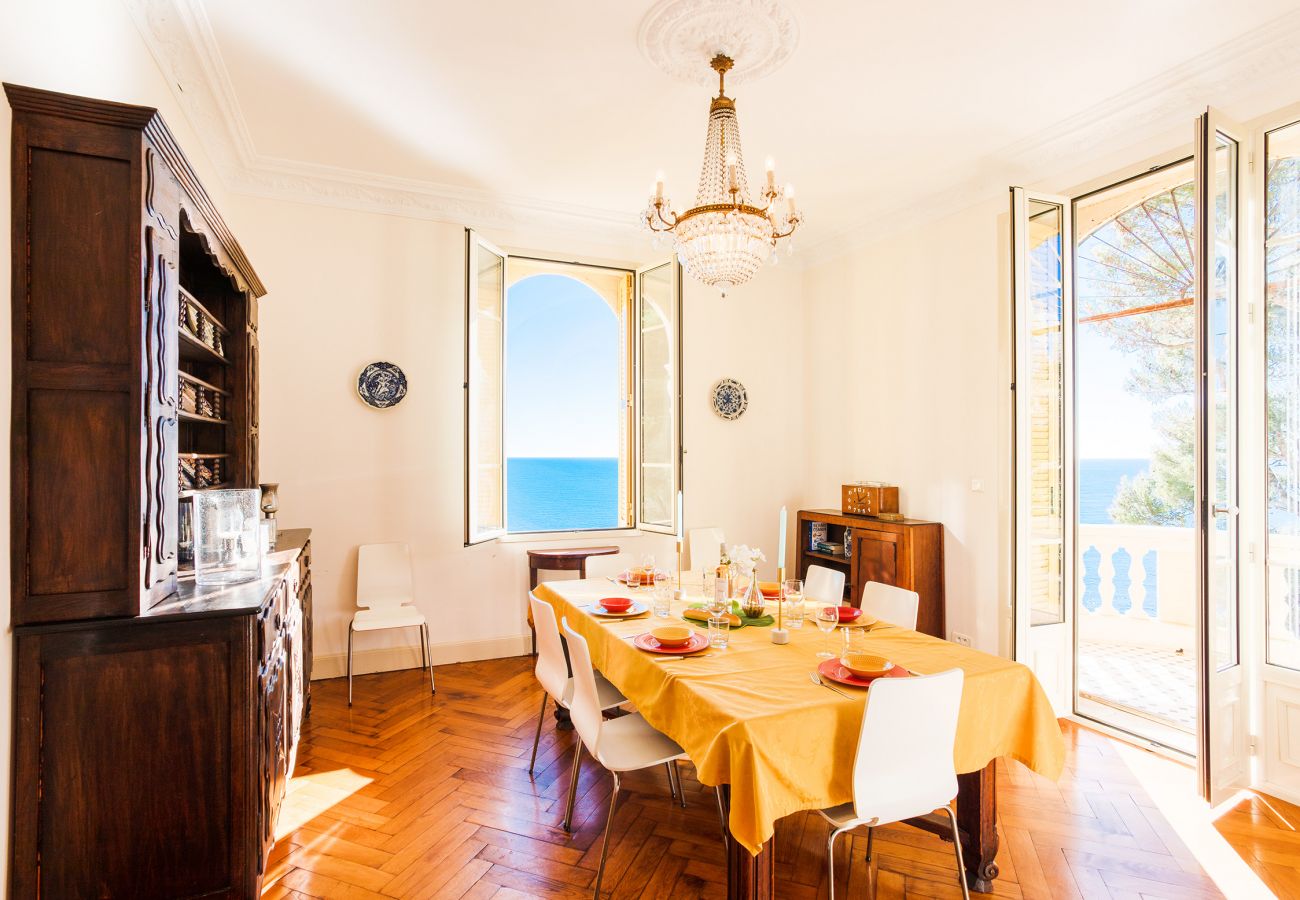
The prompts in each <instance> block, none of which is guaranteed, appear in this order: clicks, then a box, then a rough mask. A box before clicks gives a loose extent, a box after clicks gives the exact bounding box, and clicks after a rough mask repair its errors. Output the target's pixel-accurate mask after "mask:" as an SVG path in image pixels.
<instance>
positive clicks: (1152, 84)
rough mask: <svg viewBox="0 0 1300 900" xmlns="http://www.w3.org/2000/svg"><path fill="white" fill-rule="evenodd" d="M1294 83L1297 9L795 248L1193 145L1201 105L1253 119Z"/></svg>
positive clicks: (833, 244)
mask: <svg viewBox="0 0 1300 900" xmlns="http://www.w3.org/2000/svg"><path fill="white" fill-rule="evenodd" d="M1297 83H1300V11H1296V12H1290V13H1286V14H1284V15H1282V16H1280V17H1278V18H1276V19H1274V20H1272V21H1270V22H1267V23H1265V24H1264V25H1261V26H1260V27H1258V28H1256V29H1254V30H1252V31H1248V32H1246V33H1245V34H1242V35H1240V36H1238V37H1236V38H1233V39H1232V40H1230V41H1227V42H1226V43H1223V44H1220V45H1219V46H1217V47H1215V48H1213V49H1211V50H1209V51H1207V52H1205V53H1202V54H1200V55H1199V56H1196V57H1193V58H1192V59H1190V60H1188V61H1186V62H1184V63H1181V64H1179V65H1178V66H1175V67H1174V68H1172V69H1168V70H1166V71H1164V72H1162V73H1160V74H1159V75H1156V76H1155V77H1153V78H1150V79H1148V80H1147V81H1144V82H1142V83H1140V84H1138V85H1136V86H1134V87H1133V88H1130V89H1128V90H1125V91H1122V92H1121V93H1118V94H1115V95H1114V96H1112V97H1110V98H1108V99H1106V100H1103V101H1101V102H1100V103H1096V104H1094V105H1093V106H1090V107H1088V108H1087V109H1085V110H1083V111H1082V112H1079V113H1076V114H1074V115H1072V116H1069V117H1067V118H1065V119H1062V120H1060V121H1059V122H1057V123H1056V124H1055V125H1052V126H1050V127H1048V128H1046V129H1041V130H1040V131H1039V132H1038V133H1037V134H1036V135H1034V136H1032V137H1029V138H1025V139H1023V140H1020V141H1016V142H1013V143H1011V144H1007V145H1005V146H1004V147H1002V148H1001V149H999V150H997V151H995V152H993V153H990V154H988V155H987V157H986V162H985V165H984V166H983V169H982V171H981V172H980V173H979V174H977V175H975V176H973V177H968V178H962V179H956V180H954V181H952V182H951V183H949V184H947V185H944V186H943V187H942V188H941V189H939V190H936V191H934V192H933V193H931V194H929V195H927V196H923V197H918V198H916V200H915V201H913V202H909V203H908V204H907V205H906V206H905V207H899V208H896V209H894V210H893V211H891V212H885V213H880V214H874V215H872V216H871V217H870V218H869V219H863V220H859V221H858V222H857V223H856V224H854V225H851V226H849V227H848V228H845V229H843V230H840V231H838V232H836V233H835V234H832V235H829V236H827V237H825V238H823V239H822V240H819V241H816V242H814V243H813V244H811V245H808V246H806V247H804V248H802V249H801V251H800V255H801V256H803V258H804V264H805V265H818V264H821V263H824V262H829V261H831V260H833V259H835V258H837V257H840V256H843V255H845V254H846V253H851V252H853V251H855V250H858V249H861V248H862V247H864V246H867V245H869V244H871V243H874V242H876V241H878V240H880V239H882V238H884V237H885V236H887V235H888V234H891V233H897V232H898V231H899V230H901V229H905V228H908V227H917V226H919V225H922V224H924V223H926V222H929V221H935V220H938V219H942V218H944V217H946V216H949V215H953V214H955V213H958V212H960V211H962V210H965V209H969V208H971V207H973V206H977V205H979V204H981V203H985V202H988V201H990V200H994V199H996V198H999V197H1005V195H1006V192H1007V189H1008V187H1009V186H1010V185H1020V184H1023V185H1027V186H1037V187H1042V188H1043V189H1045V190H1049V191H1052V192H1054V193H1060V192H1061V191H1062V190H1063V189H1068V188H1069V187H1070V186H1072V185H1076V184H1079V183H1081V182H1083V181H1084V180H1087V179H1089V178H1096V177H1097V176H1098V175H1099V174H1103V173H1105V172H1107V171H1110V170H1111V169H1110V167H1112V166H1113V167H1115V168H1119V167H1122V166H1124V165H1125V164H1126V162H1129V163H1136V162H1138V161H1140V160H1142V159H1145V158H1148V157H1150V156H1152V155H1155V154H1159V153H1163V152H1165V151H1168V150H1170V149H1172V147H1175V146H1177V144H1178V143H1179V142H1180V141H1181V140H1185V141H1186V142H1187V143H1188V145H1189V146H1190V143H1191V139H1192V123H1193V120H1194V118H1195V117H1196V116H1197V115H1199V114H1200V113H1202V112H1204V111H1205V108H1206V106H1207V105H1213V106H1217V107H1220V108H1223V109H1226V110H1229V111H1231V112H1233V113H1234V114H1236V115H1238V117H1239V118H1243V119H1246V118H1253V117H1256V116H1259V115H1262V114H1264V113H1266V112H1268V111H1270V110H1273V109H1276V108H1279V107H1281V106H1282V105H1284V104H1287V103H1292V102H1294V101H1295V99H1296V96H1295V88H1294V86H1295V85H1296V84H1297ZM1179 135H1183V137H1182V138H1180V137H1179Z"/></svg>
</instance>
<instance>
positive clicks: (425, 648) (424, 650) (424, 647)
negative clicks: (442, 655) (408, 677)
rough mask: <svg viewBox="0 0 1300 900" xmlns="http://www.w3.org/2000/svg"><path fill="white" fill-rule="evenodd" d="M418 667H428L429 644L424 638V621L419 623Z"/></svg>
mask: <svg viewBox="0 0 1300 900" xmlns="http://www.w3.org/2000/svg"><path fill="white" fill-rule="evenodd" d="M420 668H421V669H427V668H429V645H428V644H427V643H425V640H424V623H423V622H421V623H420Z"/></svg>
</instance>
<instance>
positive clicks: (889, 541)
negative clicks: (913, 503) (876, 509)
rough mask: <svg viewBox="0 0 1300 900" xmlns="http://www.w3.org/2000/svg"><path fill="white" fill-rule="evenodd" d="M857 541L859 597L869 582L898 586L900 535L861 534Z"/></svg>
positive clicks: (855, 587)
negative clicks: (863, 587)
mask: <svg viewBox="0 0 1300 900" xmlns="http://www.w3.org/2000/svg"><path fill="white" fill-rule="evenodd" d="M855 537H856V539H857V541H856V542H857V545H858V546H857V548H856V549H857V553H858V561H857V562H858V573H859V574H858V582H859V583H858V584H856V585H854V589H855V590H856V591H857V593H858V596H859V597H861V596H862V586H863V585H865V584H866V583H867V582H868V581H875V582H878V583H880V584H893V585H897V584H898V535H896V534H890V533H888V532H876V531H870V532H859V533H858V534H857V535H855Z"/></svg>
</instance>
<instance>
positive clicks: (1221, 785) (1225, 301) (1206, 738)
mask: <svg viewBox="0 0 1300 900" xmlns="http://www.w3.org/2000/svg"><path fill="white" fill-rule="evenodd" d="M1242 134H1243V132H1242V131H1241V129H1240V128H1239V127H1237V126H1236V125H1234V124H1232V123H1230V122H1228V121H1227V120H1225V119H1224V118H1223V117H1222V116H1221V115H1219V114H1218V113H1217V112H1216V111H1215V110H1212V109H1211V110H1207V111H1206V112H1205V113H1204V114H1203V115H1201V116H1200V118H1198V119H1197V122H1196V143H1195V187H1196V193H1195V196H1196V267H1195V279H1196V280H1195V301H1196V303H1195V306H1196V324H1197V336H1198V338H1199V339H1198V340H1197V341H1196V344H1197V352H1196V360H1197V368H1196V372H1197V400H1198V403H1197V426H1198V427H1197V446H1196V451H1197V465H1196V471H1197V483H1196V517H1197V534H1198V541H1199V547H1198V549H1199V553H1198V554H1197V555H1198V558H1199V560H1200V571H1199V577H1198V586H1199V588H1200V590H1199V592H1198V593H1199V596H1200V601H1201V602H1200V604H1199V606H1200V614H1199V617H1198V628H1199V638H1200V649H1201V665H1200V667H1199V668H1200V678H1199V685H1200V688H1201V690H1200V695H1201V696H1200V712H1199V726H1200V727H1199V729H1198V731H1199V735H1200V747H1199V750H1200V752H1199V754H1198V755H1197V762H1198V777H1199V781H1200V787H1201V791H1202V793H1203V794H1204V796H1205V797H1206V798H1207V799H1208V800H1210V801H1211V802H1212V803H1217V802H1219V801H1220V800H1222V799H1223V798H1224V797H1225V796H1226V795H1227V794H1228V793H1230V792H1231V791H1233V790H1235V789H1236V788H1238V787H1242V786H1244V785H1245V783H1246V781H1247V779H1248V776H1249V765H1248V764H1249V738H1248V729H1249V704H1248V700H1247V681H1246V678H1245V677H1244V674H1243V670H1244V668H1245V667H1244V666H1242V664H1241V640H1240V628H1239V623H1240V615H1239V610H1238V588H1239V578H1238V572H1239V564H1238V543H1239V541H1238V524H1237V518H1238V510H1237V487H1238V485H1237V306H1238V304H1237V299H1238V298H1237V294H1238V282H1239V268H1240V267H1239V259H1238V230H1239V223H1240V215H1239V198H1240V195H1241V184H1242V181H1241V156H1242V151H1241V135H1242Z"/></svg>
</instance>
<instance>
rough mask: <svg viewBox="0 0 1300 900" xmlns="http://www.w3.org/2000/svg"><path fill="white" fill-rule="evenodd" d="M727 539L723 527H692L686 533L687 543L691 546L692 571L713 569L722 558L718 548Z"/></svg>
mask: <svg viewBox="0 0 1300 900" xmlns="http://www.w3.org/2000/svg"><path fill="white" fill-rule="evenodd" d="M726 540H727V539H726V538H725V537H723V535H722V529H721V528H692V529H691V530H690V531H688V532H687V533H686V543H687V545H688V546H689V548H690V554H691V571H692V572H702V571H704V570H705V569H708V570H709V571H713V570H714V569H716V568H717V567H718V562H719V561H720V560H721V559H722V557H721V556H719V555H718V550H719V549H720V548H721V547H722V545H723V543H724V542H725V541H726Z"/></svg>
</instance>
